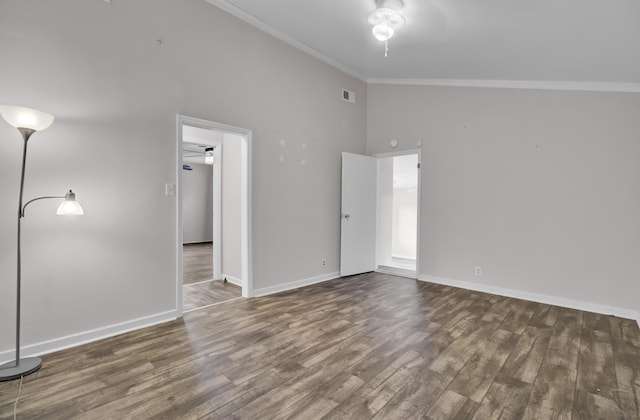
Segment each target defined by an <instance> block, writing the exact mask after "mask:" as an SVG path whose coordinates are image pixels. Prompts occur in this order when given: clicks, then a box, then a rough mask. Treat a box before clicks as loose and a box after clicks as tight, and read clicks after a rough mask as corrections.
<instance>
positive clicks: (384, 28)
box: [372, 23, 395, 41]
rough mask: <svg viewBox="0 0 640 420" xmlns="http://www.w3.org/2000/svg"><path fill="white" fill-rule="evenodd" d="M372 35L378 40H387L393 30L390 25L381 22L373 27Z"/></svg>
mask: <svg viewBox="0 0 640 420" xmlns="http://www.w3.org/2000/svg"><path fill="white" fill-rule="evenodd" d="M372 32H373V36H374V37H375V38H376V39H377V40H378V41H388V40H389V39H391V37H393V34H394V32H395V31H394V30H393V28H392V27H391V26H389V25H386V24H384V23H381V24H379V25H376V26H374V27H373V31H372Z"/></svg>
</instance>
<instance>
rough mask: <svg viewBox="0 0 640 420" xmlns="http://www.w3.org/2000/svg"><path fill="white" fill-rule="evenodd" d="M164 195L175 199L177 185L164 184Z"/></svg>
mask: <svg viewBox="0 0 640 420" xmlns="http://www.w3.org/2000/svg"><path fill="white" fill-rule="evenodd" d="M164 195H166V196H167V197H173V196H174V195H176V184H170V183H167V184H164Z"/></svg>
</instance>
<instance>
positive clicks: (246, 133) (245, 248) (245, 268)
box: [175, 114, 253, 317]
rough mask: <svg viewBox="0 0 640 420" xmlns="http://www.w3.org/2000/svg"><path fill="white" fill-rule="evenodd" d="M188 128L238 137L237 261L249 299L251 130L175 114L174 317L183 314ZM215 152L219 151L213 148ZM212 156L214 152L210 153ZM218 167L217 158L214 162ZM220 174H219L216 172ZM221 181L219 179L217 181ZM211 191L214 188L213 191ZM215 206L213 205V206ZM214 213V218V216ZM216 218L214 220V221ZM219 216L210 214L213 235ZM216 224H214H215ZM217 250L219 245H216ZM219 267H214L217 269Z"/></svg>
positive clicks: (243, 293) (219, 177)
mask: <svg viewBox="0 0 640 420" xmlns="http://www.w3.org/2000/svg"><path fill="white" fill-rule="evenodd" d="M185 125H186V126H191V127H197V128H202V129H205V130H214V131H220V132H223V133H230V134H235V135H238V136H239V137H240V138H241V141H242V143H241V163H240V166H241V167H240V173H241V175H240V185H241V187H240V190H241V191H240V201H241V203H240V220H241V243H242V245H241V259H242V278H241V283H242V296H243V297H251V296H253V260H252V246H251V238H252V228H251V220H252V214H251V167H252V165H251V150H252V131H251V130H249V129H246V128H240V127H235V126H232V125H228V124H222V123H218V122H214V121H208V120H204V119H201V118H195V117H189V116H186V115H181V114H177V115H176V162H175V176H176V189H175V190H176V311H177V315H178V317H181V316H182V313H183V302H182V282H183V266H182V265H183V261H182V259H183V255H182V141H183V139H182V137H183V134H182V133H183V127H184V126H185ZM216 149H219V148H218V147H216ZM214 154H215V150H214ZM216 162H217V163H218V165H216V166H217V167H218V168H220V166H221V165H220V163H221V162H220V159H218V160H217V161H216ZM220 173H221V171H220ZM214 182H221V176H218V181H214ZM214 191H215V188H214ZM220 191H221V188H219V189H218V192H220ZM216 198H218V200H217V201H218V203H219V204H220V207H221V197H214V201H216ZM216 205H217V204H216ZM216 213H217V217H216ZM216 219H217V221H216ZM220 221H221V214H220V211H218V212H214V230H215V231H216V234H220V231H221V222H220ZM216 223H217V224H216ZM218 247H219V246H218ZM221 268H222V267H218V270H220V269H221Z"/></svg>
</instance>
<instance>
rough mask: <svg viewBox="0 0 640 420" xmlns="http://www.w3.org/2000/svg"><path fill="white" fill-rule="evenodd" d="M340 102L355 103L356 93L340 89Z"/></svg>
mask: <svg viewBox="0 0 640 420" xmlns="http://www.w3.org/2000/svg"><path fill="white" fill-rule="evenodd" d="M342 100H343V101H347V102H351V103H352V104H355V103H356V93H355V92H352V91H350V90H347V89H342Z"/></svg>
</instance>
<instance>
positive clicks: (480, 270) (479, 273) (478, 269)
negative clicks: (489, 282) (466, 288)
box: [476, 265, 482, 277]
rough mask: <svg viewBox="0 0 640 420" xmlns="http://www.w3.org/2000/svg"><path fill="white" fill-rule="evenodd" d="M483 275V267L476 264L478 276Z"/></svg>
mask: <svg viewBox="0 0 640 420" xmlns="http://www.w3.org/2000/svg"><path fill="white" fill-rule="evenodd" d="M481 275H482V267H480V266H479V265H478V266H476V276H478V277H480V276H481Z"/></svg>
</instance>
